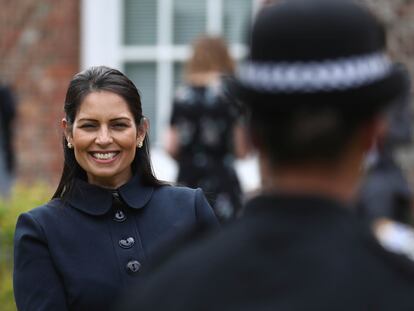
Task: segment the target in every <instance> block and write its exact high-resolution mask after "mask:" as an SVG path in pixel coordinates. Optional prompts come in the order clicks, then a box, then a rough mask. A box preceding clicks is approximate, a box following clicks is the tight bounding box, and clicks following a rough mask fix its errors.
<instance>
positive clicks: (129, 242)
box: [119, 237, 135, 248]
mask: <svg viewBox="0 0 414 311" xmlns="http://www.w3.org/2000/svg"><path fill="white" fill-rule="evenodd" d="M134 244H135V240H134V238H133V237H129V238H126V239H122V240H119V246H121V247H122V248H131V247H132V246H134Z"/></svg>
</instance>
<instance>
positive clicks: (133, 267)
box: [126, 260, 141, 273]
mask: <svg viewBox="0 0 414 311" xmlns="http://www.w3.org/2000/svg"><path fill="white" fill-rule="evenodd" d="M126 268H127V271H128V272H129V273H137V272H138V270H139V268H141V264H140V263H139V261H137V260H131V261H129V262H128V263H127V265H126Z"/></svg>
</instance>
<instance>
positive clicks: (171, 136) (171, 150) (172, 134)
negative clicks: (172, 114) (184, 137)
mask: <svg viewBox="0 0 414 311" xmlns="http://www.w3.org/2000/svg"><path fill="white" fill-rule="evenodd" d="M165 151H166V152H167V153H168V154H169V155H170V156H171V157H172V158H173V159H174V160H177V158H178V153H179V151H180V146H179V142H178V130H177V128H176V127H175V126H174V125H171V126H170V127H169V128H168V130H167V132H166V134H165Z"/></svg>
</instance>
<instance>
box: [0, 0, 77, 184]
mask: <svg viewBox="0 0 414 311" xmlns="http://www.w3.org/2000/svg"><path fill="white" fill-rule="evenodd" d="M1 4H2V6H1V7H2V8H1V10H0V81H2V82H3V83H4V82H5V83H8V84H10V85H11V86H12V87H13V89H14V91H15V94H16V96H17V98H18V118H17V122H16V138H15V148H16V152H17V165H18V166H17V168H18V170H17V174H18V178H19V179H20V180H24V181H28V182H30V181H34V180H37V179H42V180H44V181H47V182H54V183H55V182H56V179H57V178H58V175H59V173H60V171H61V165H62V152H61V148H60V138H61V131H60V127H59V126H60V123H59V121H60V120H61V118H62V117H63V113H62V111H63V101H64V96H65V92H66V88H67V84H68V81H69V80H70V78H71V77H72V76H73V74H74V73H76V72H77V71H78V67H79V1H78V0H70V1H66V0H19V1H13V0H1Z"/></svg>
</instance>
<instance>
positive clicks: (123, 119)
mask: <svg viewBox="0 0 414 311" xmlns="http://www.w3.org/2000/svg"><path fill="white" fill-rule="evenodd" d="M110 121H131V119H130V118H128V117H119V118H113V119H110Z"/></svg>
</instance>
